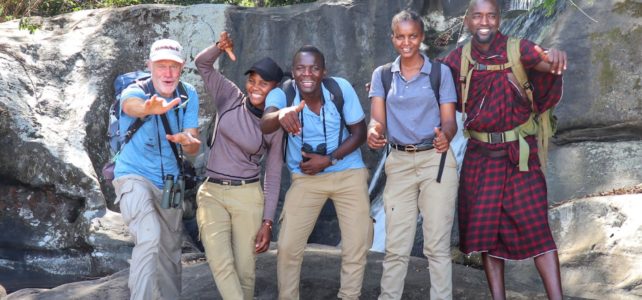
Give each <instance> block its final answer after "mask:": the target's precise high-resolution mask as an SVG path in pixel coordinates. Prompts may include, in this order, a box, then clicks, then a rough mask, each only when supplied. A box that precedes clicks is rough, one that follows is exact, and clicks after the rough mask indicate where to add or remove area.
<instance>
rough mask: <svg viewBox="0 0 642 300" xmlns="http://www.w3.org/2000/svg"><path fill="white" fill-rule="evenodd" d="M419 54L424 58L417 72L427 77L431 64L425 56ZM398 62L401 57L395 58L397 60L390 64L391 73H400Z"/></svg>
mask: <svg viewBox="0 0 642 300" xmlns="http://www.w3.org/2000/svg"><path fill="white" fill-rule="evenodd" d="M419 54H421V56H423V57H424V65H423V66H422V67H421V70H419V72H421V73H424V74H426V75H429V74H430V69H431V68H432V64H431V63H430V59H429V58H428V56H427V55H426V54H423V53H419ZM400 61H401V56H397V58H395V60H394V61H393V62H392V66H391V68H390V71H391V72H392V73H395V72H401V65H400Z"/></svg>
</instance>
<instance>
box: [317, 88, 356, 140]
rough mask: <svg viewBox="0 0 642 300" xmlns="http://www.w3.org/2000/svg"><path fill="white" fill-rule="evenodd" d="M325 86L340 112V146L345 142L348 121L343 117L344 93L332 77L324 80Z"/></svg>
mask: <svg viewBox="0 0 642 300" xmlns="http://www.w3.org/2000/svg"><path fill="white" fill-rule="evenodd" d="M322 82H323V85H324V86H325V87H326V88H327V89H328V91H329V92H330V94H331V95H332V102H333V103H334V106H336V107H337V111H338V112H339V117H340V118H341V120H340V124H341V125H340V126H339V145H341V143H342V142H343V128H344V127H346V121H345V117H344V115H343V104H344V99H343V91H342V90H341V87H340V86H339V83H338V82H337V81H336V80H334V78H332V77H326V78H323V81H322ZM349 131H350V128H348V132H349ZM337 147H339V146H338V145H337Z"/></svg>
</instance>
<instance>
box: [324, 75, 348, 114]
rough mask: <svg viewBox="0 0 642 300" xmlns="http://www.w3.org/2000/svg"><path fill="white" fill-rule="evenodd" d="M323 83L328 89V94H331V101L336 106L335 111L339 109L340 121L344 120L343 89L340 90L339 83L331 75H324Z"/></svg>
mask: <svg viewBox="0 0 642 300" xmlns="http://www.w3.org/2000/svg"><path fill="white" fill-rule="evenodd" d="M323 85H324V86H325V87H326V88H327V89H328V91H330V94H332V96H333V97H332V102H334V105H335V106H336V107H337V111H339V115H340V116H341V121H342V122H344V119H343V101H344V100H343V91H342V90H341V87H340V86H339V83H337V81H336V80H334V78H332V77H326V78H323Z"/></svg>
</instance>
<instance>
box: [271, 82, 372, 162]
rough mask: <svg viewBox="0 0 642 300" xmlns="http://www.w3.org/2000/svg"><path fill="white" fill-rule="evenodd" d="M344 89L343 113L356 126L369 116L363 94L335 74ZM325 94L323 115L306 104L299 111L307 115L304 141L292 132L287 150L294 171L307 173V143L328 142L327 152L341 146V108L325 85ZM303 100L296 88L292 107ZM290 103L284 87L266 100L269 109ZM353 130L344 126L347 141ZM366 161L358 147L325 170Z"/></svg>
mask: <svg viewBox="0 0 642 300" xmlns="http://www.w3.org/2000/svg"><path fill="white" fill-rule="evenodd" d="M332 78H333V79H334V80H335V81H336V82H337V83H338V84H339V87H340V88H341V91H342V92H343V99H344V104H343V115H344V117H345V123H346V126H348V125H353V124H356V123H359V122H361V121H362V120H363V119H364V118H365V113H364V112H363V108H362V107H361V103H360V102H359V97H358V96H357V93H356V92H355V91H354V89H353V88H352V85H350V83H349V82H348V81H347V80H345V79H343V78H340V77H332ZM293 86H294V87H295V89H296V84H294V82H293ZM322 91H323V97H324V99H326V101H325V104H324V105H323V109H322V110H321V112H320V114H319V115H317V114H315V113H314V112H312V111H311V110H309V109H308V107H307V106H306V107H305V108H304V109H303V111H301V113H300V114H299V118H301V116H302V117H303V130H302V131H303V138H304V139H305V140H304V141H302V140H301V135H292V134H288V144H287V145H288V146H287V147H288V148H287V153H286V163H287V165H288V169H290V171H291V172H293V173H298V174H303V173H302V172H301V168H300V166H299V164H300V163H301V160H302V156H301V146H302V145H303V142H305V143H307V144H309V145H310V146H312V147H313V148H315V149H316V147H317V145H319V144H321V143H326V144H327V148H328V151H327V153H332V152H334V151H335V150H336V149H337V146H338V145H339V128H340V125H341V123H340V122H341V121H340V119H341V117H340V115H339V112H338V111H337V107H336V106H335V105H334V102H332V101H331V99H332V98H331V94H330V92H329V91H328V90H327V89H326V88H325V86H322ZM300 102H301V99H300V96H299V92H298V91H296V95H295V97H294V101H293V102H292V106H297V105H299V103H300ZM286 104H287V100H286V97H285V92H283V90H281V89H273V90H272V91H271V92H270V93H269V94H268V95H267V98H266V100H265V108H266V109H267V108H268V107H276V108H278V109H281V108H284V107H285V106H286ZM324 118H325V129H326V135H325V137H324V134H323V120H324ZM349 135H350V133H349V132H348V130H347V128H343V140H345V139H346V138H348V136H349ZM364 167H365V164H364V163H363V159H362V158H361V150H360V149H359V148H357V149H356V150H355V151H353V152H352V153H350V154H348V155H347V156H345V157H344V158H343V159H341V160H339V161H338V162H337V164H336V165H334V166H329V167H327V168H326V169H325V170H324V171H323V172H321V173H330V172H338V171H344V170H347V169H358V168H364Z"/></svg>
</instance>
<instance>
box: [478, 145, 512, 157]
mask: <svg viewBox="0 0 642 300" xmlns="http://www.w3.org/2000/svg"><path fill="white" fill-rule="evenodd" d="M478 149H479V152H480V153H481V154H483V155H484V156H486V157H490V158H500V157H506V156H508V151H506V150H489V149H486V148H483V147H479V148H478Z"/></svg>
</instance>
